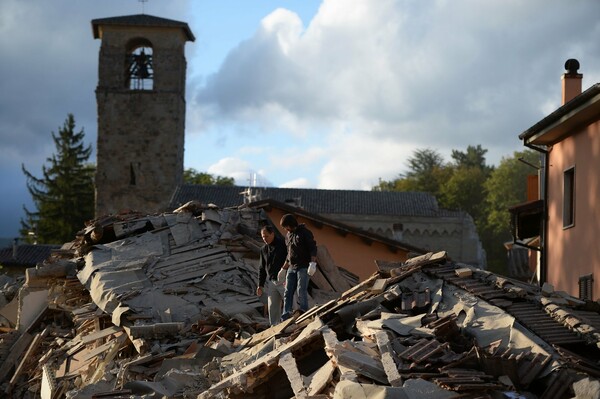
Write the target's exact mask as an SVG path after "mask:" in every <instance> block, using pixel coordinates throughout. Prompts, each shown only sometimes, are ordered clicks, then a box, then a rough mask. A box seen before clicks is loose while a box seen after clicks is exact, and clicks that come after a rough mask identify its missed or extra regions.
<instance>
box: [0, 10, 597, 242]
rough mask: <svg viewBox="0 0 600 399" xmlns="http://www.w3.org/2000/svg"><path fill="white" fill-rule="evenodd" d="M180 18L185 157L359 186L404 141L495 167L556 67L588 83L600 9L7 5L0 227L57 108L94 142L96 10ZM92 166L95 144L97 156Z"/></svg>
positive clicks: (388, 164)
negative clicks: (188, 36)
mask: <svg viewBox="0 0 600 399" xmlns="http://www.w3.org/2000/svg"><path fill="white" fill-rule="evenodd" d="M142 8H143V9H144V12H145V13H146V14H150V15H155V16H160V17H165V18H170V19H175V20H179V21H184V22H187V23H188V24H189V26H190V29H191V30H192V32H193V33H194V35H195V36H196V41H195V42H193V43H188V44H187V45H186V57H187V61H188V70H187V87H186V101H187V114H186V150H185V161H184V163H185V167H186V168H195V169H197V170H199V171H207V172H209V173H213V174H217V175H222V176H231V177H234V178H235V179H236V183H237V184H239V185H247V184H249V182H250V177H251V176H252V175H253V174H257V176H258V184H259V185H273V186H278V187H315V188H323V189H327V188H331V189H333V188H335V189H365V190H368V189H370V188H371V187H372V186H374V185H376V184H377V182H378V180H379V178H382V179H386V180H389V179H393V178H395V177H396V176H397V175H398V174H399V173H402V172H404V171H405V169H406V158H407V157H409V156H410V155H411V154H412V153H413V151H414V150H415V149H418V148H432V149H435V150H437V151H439V152H440V153H441V154H442V155H443V156H444V157H446V159H449V154H450V153H451V150H452V149H459V150H464V149H466V147H467V146H468V145H477V144H480V145H482V147H483V148H486V149H488V154H487V155H488V157H487V158H488V162H489V163H491V164H497V163H498V162H499V161H500V159H501V158H502V157H503V156H510V155H511V154H512V153H513V152H514V151H516V150H521V149H522V148H523V147H522V145H521V143H520V142H519V140H518V138H517V136H518V135H519V133H521V132H522V131H524V130H525V129H527V128H528V127H530V126H531V125H533V124H534V123H536V122H537V121H539V120H540V119H541V118H543V117H544V116H545V115H546V114H548V113H549V112H551V111H553V110H554V109H556V108H557V107H558V106H559V105H560V76H561V74H562V73H563V72H564V68H563V66H564V62H565V61H566V60H567V59H568V58H577V59H578V60H579V61H580V63H581V70H580V72H581V73H583V75H584V78H583V87H584V89H586V88H588V87H589V86H591V85H592V84H594V83H597V82H599V81H600V50H599V48H598V43H599V42H600V20H599V19H598V15H600V2H598V1H595V0H578V1H574V2H565V1H557V0H528V1H521V0H518V1H517V0H487V1H479V0H454V1H447V0H435V1H434V0H429V1H424V0H377V1H369V0H324V1H317V0H288V1H283V0H279V1H275V0H270V1H261V0H257V1H247V0H220V1H216V0H213V1H203V0H193V1H192V0H188V1H185V0H168V1H167V0H150V1H149V2H146V3H144V4H142V3H140V2H138V1H135V0H101V1H100V0H53V1H51V2H48V1H47V0H27V1H22V0H2V2H0V54H2V62H0V182H1V183H2V186H1V187H2V191H3V195H2V196H0V237H13V236H16V235H17V234H18V229H19V219H20V218H21V217H23V211H22V206H23V204H25V205H27V206H29V207H31V202H30V198H29V194H28V192H27V189H26V186H25V177H24V175H23V173H22V171H21V165H22V164H24V165H25V167H26V168H27V169H28V170H29V171H31V172H32V173H33V174H34V175H38V176H39V175H40V173H41V167H42V165H44V164H45V161H46V158H48V157H49V156H51V155H52V154H53V152H54V146H53V142H52V139H51V132H53V131H57V129H58V127H59V126H61V125H62V123H63V121H64V120H65V118H66V116H67V114H68V113H73V114H74V116H75V120H76V122H77V126H78V128H81V127H83V128H84V131H85V132H86V140H87V141H88V142H89V143H90V144H91V145H92V146H93V147H95V141H96V104H95V95H94V90H95V87H96V84H97V64H98V49H99V45H100V43H99V41H98V40H94V39H93V36H92V31H91V24H90V21H91V20H92V19H94V18H105V17H111V16H120V15H129V14H138V13H141V12H142ZM92 160H94V161H95V153H94V155H93V159H92Z"/></svg>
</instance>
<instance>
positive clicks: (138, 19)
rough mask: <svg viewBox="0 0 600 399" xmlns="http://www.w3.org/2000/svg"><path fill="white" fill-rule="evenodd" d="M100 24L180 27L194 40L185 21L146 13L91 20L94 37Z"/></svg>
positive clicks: (96, 37) (98, 30) (190, 39)
mask: <svg viewBox="0 0 600 399" xmlns="http://www.w3.org/2000/svg"><path fill="white" fill-rule="evenodd" d="M101 25H114V26H154V27H167V28H181V29H183V31H184V33H185V35H186V37H187V39H188V40H189V41H191V42H193V41H195V40H196V38H195V37H194V34H193V33H192V31H191V30H190V27H189V26H188V24H187V23H185V22H181V21H175V20H172V19H167V18H161V17H155V16H152V15H147V14H136V15H124V16H121V17H109V18H98V19H93V20H92V31H93V33H94V39H98V38H100V36H101V34H100V29H99V27H100V26H101Z"/></svg>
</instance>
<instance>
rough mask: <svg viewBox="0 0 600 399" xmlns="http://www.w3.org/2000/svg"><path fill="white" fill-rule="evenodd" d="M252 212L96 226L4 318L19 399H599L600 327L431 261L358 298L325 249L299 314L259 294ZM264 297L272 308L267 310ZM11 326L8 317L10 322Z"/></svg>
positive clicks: (8, 363)
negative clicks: (271, 320)
mask: <svg viewBox="0 0 600 399" xmlns="http://www.w3.org/2000/svg"><path fill="white" fill-rule="evenodd" d="M265 223H268V219H267V218H266V217H265V216H264V214H263V213H262V211H259V210H255V209H252V208H240V209H218V208H216V207H213V206H201V205H199V204H194V203H190V204H186V205H185V206H184V207H182V208H180V209H178V210H176V211H175V212H173V213H168V214H161V215H141V214H137V213H126V214H120V215H112V216H107V217H104V218H100V219H98V220H95V221H93V222H91V223H90V224H89V226H87V227H86V229H85V230H83V231H82V232H81V234H80V235H79V236H78V237H77V239H76V240H75V241H73V242H71V243H67V244H65V245H64V246H63V247H62V249H61V250H60V251H57V252H55V253H54V255H53V256H52V257H51V258H50V259H48V260H47V261H46V262H45V263H44V264H43V265H40V266H39V267H37V268H35V269H28V270H27V273H26V280H25V283H24V284H23V286H22V287H21V288H20V289H19V290H18V294H17V295H15V296H14V299H12V300H10V302H9V303H7V304H6V305H5V306H4V307H2V308H0V315H1V316H3V317H4V318H5V319H4V323H3V324H2V325H3V327H0V328H1V330H0V384H1V385H0V391H2V392H3V393H4V394H5V396H7V397H14V398H39V397H41V398H44V399H52V398H62V397H66V398H90V399H91V398H98V399H99V398H156V397H165V398H211V399H212V398H275V399H277V398H291V397H297V398H323V399H324V398H335V399H342V398H417V397H427V398H571V397H574V396H576V397H577V398H588V397H589V398H593V397H597V396H594V395H597V394H599V393H600V383H599V382H598V378H600V364H599V363H598V359H600V348H599V343H600V313H599V309H598V304H597V303H593V302H585V301H580V300H578V299H576V298H573V297H571V296H569V295H567V294H565V293H561V292H555V291H554V290H553V289H552V287H549V286H545V287H544V288H543V289H540V288H539V287H536V286H533V285H529V284H525V283H522V282H519V281H515V280H511V279H507V278H504V277H500V276H497V275H495V274H493V273H490V272H487V271H483V270H479V269H476V268H473V267H470V266H466V265H462V264H457V263H455V262H452V261H451V260H450V259H448V257H447V255H446V253H445V252H438V253H428V254H425V255H422V256H418V257H415V258H412V259H409V260H408V261H406V262H404V263H400V262H376V263H377V265H378V268H379V271H378V272H376V273H374V274H373V275H372V276H371V277H370V278H369V279H367V280H365V281H362V282H358V281H357V279H356V277H355V276H353V275H352V274H351V273H348V272H347V271H345V270H343V269H342V268H340V267H338V266H337V265H335V262H334V260H333V259H331V257H330V256H329V254H328V252H327V249H326V248H325V247H324V246H322V245H321V246H320V247H319V253H318V264H319V271H318V273H317V274H315V275H314V276H313V277H312V278H311V284H310V305H311V308H310V309H309V311H307V312H305V313H300V312H298V313H295V314H294V317H293V318H291V319H289V320H286V321H285V322H282V323H281V324H278V325H276V326H273V327H269V326H268V323H267V319H266V318H265V312H264V310H265V309H264V302H263V301H262V300H261V298H258V297H257V296H256V295H255V291H256V282H257V274H258V270H257V259H258V250H259V248H260V245H261V241H260V235H259V229H260V227H261V226H262V225H264V224H265ZM263 299H264V298H263ZM0 320H2V319H0Z"/></svg>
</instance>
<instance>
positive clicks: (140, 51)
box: [92, 14, 195, 217]
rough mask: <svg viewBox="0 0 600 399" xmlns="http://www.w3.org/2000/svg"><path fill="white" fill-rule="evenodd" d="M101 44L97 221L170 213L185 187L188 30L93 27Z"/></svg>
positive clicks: (154, 21)
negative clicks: (124, 214) (113, 216)
mask: <svg viewBox="0 0 600 399" xmlns="http://www.w3.org/2000/svg"><path fill="white" fill-rule="evenodd" d="M92 29H93V34H94V38H95V39H100V40H101V45H100V55H99V65H98V86H97V88H96V103H97V107H98V142H97V148H96V150H97V165H96V168H97V170H96V216H97V217H98V216H101V215H105V214H111V213H117V212H120V211H123V210H128V209H131V210H136V211H141V212H148V213H152V212H160V211H163V210H165V208H166V207H167V205H168V204H169V200H170V198H171V196H172V194H173V192H174V190H175V188H176V187H177V186H178V185H179V184H181V183H182V180H183V153H184V135H185V106H186V104H185V74H186V60H185V54H184V47H185V43H186V42H187V41H194V40H195V38H194V35H193V34H192V32H191V31H190V29H189V27H188V25H187V24H186V23H184V22H178V21H173V20H169V19H165V18H159V17H154V16H150V15H145V14H141V15H130V16H122V17H113V18H103V19H95V20H93V21H92Z"/></svg>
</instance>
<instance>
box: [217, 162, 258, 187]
mask: <svg viewBox="0 0 600 399" xmlns="http://www.w3.org/2000/svg"><path fill="white" fill-rule="evenodd" d="M251 171H252V169H251V167H250V164H249V163H248V162H246V161H244V160H243V159H239V158H233V157H227V158H223V159H220V160H219V161H218V162H217V163H216V164H213V165H211V166H210V167H209V168H208V171H207V172H208V173H210V174H212V175H217V176H225V177H233V178H234V179H235V181H236V183H237V184H238V185H245V184H248V180H249V179H250V178H251V173H252V172H251Z"/></svg>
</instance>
